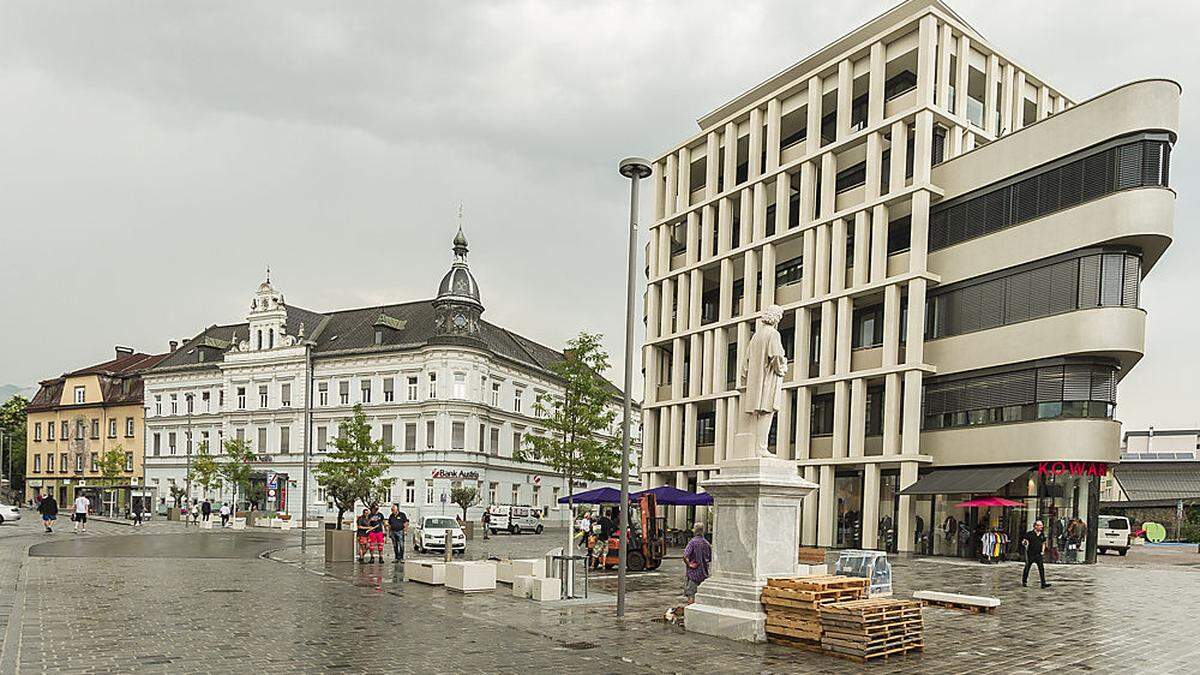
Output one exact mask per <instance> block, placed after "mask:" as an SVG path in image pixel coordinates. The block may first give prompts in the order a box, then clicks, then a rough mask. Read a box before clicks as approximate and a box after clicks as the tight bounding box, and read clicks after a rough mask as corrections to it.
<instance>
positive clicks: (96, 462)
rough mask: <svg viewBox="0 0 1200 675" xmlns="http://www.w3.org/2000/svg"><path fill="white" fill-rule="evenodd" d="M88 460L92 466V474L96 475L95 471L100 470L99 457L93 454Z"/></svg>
mask: <svg viewBox="0 0 1200 675" xmlns="http://www.w3.org/2000/svg"><path fill="white" fill-rule="evenodd" d="M90 459H91V465H92V473H96V472H97V471H99V470H100V455H98V454H97V453H94V452H93V453H92V455H91V458H90Z"/></svg>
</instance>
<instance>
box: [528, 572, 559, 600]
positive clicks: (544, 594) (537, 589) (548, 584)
mask: <svg viewBox="0 0 1200 675" xmlns="http://www.w3.org/2000/svg"><path fill="white" fill-rule="evenodd" d="M527 578H528V579H529V597H530V599H532V600H536V601H537V602H547V601H551V600H561V599H562V580H561V579H547V578H546V577H532V576H531V577H527Z"/></svg>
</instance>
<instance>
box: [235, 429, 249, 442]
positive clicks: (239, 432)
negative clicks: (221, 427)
mask: <svg viewBox="0 0 1200 675" xmlns="http://www.w3.org/2000/svg"><path fill="white" fill-rule="evenodd" d="M233 437H234V438H236V439H237V440H239V441H244V440H246V429H245V427H238V428H237V429H236V430H235V431H234V432H233Z"/></svg>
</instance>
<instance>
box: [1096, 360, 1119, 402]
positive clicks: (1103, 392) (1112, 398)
mask: <svg viewBox="0 0 1200 675" xmlns="http://www.w3.org/2000/svg"><path fill="white" fill-rule="evenodd" d="M1091 400H1093V401H1106V402H1108V403H1116V401H1117V371H1116V369H1115V368H1105V367H1103V366H1093V367H1092V391H1091Z"/></svg>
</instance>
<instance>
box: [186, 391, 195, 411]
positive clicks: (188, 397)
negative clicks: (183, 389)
mask: <svg viewBox="0 0 1200 675" xmlns="http://www.w3.org/2000/svg"><path fill="white" fill-rule="evenodd" d="M183 398H184V400H185V401H187V414H189V415H191V414H192V399H194V398H195V395H194V394H186V395H185V396H184V397H183Z"/></svg>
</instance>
